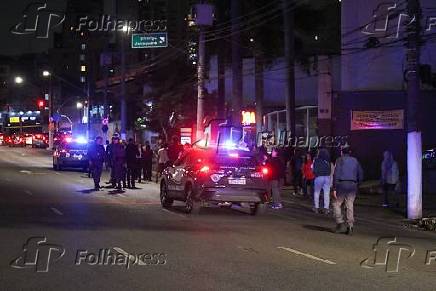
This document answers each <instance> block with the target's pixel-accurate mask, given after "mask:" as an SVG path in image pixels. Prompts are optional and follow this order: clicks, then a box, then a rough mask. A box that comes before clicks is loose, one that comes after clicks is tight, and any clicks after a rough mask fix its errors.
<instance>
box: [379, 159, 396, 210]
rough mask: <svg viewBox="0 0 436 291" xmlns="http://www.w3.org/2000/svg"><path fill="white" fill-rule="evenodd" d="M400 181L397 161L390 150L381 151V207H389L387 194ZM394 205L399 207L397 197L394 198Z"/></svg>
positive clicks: (391, 191) (393, 191)
mask: <svg viewBox="0 0 436 291" xmlns="http://www.w3.org/2000/svg"><path fill="white" fill-rule="evenodd" d="M399 181H400V172H399V170H398V163H397V162H396V161H395V159H394V157H393V155H392V153H391V152H390V151H385V152H384V153H383V162H382V164H381V184H382V186H383V194H384V201H383V207H389V194H390V193H395V188H396V186H397V184H398V183H399ZM396 201H397V202H396V207H399V204H400V203H399V199H398V197H397V199H396Z"/></svg>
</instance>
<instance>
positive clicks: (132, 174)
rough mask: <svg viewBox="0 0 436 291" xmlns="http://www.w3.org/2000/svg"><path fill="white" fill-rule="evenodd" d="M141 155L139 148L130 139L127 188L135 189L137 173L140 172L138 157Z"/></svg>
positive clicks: (127, 158)
mask: <svg viewBox="0 0 436 291" xmlns="http://www.w3.org/2000/svg"><path fill="white" fill-rule="evenodd" d="M139 155H140V153H139V150H138V146H137V145H136V144H135V142H134V141H133V138H130V139H129V141H128V144H127V146H126V166H127V169H126V171H127V173H126V174H127V188H129V189H135V181H136V172H137V171H138V168H139V164H138V156H139Z"/></svg>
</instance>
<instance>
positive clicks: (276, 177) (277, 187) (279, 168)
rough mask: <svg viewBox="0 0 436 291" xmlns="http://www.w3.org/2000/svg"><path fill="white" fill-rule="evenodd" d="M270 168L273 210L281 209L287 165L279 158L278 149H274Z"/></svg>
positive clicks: (269, 164) (269, 162)
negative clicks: (282, 189)
mask: <svg viewBox="0 0 436 291" xmlns="http://www.w3.org/2000/svg"><path fill="white" fill-rule="evenodd" d="M267 164H268V166H269V168H270V169H271V174H270V176H269V177H270V183H271V184H270V185H271V194H272V200H273V203H272V208H273V209H280V208H282V207H283V205H282V203H281V201H282V199H281V196H280V193H281V188H282V179H284V177H285V165H284V164H283V162H282V160H281V159H280V157H279V152H278V149H273V150H272V152H271V158H270V159H269V161H268V162H267Z"/></svg>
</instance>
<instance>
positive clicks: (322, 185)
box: [313, 149, 332, 214]
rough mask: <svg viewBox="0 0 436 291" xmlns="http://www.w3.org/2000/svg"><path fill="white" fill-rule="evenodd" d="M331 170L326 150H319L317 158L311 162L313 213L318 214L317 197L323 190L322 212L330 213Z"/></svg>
mask: <svg viewBox="0 0 436 291" xmlns="http://www.w3.org/2000/svg"><path fill="white" fill-rule="evenodd" d="M331 169H332V165H331V162H330V154H329V152H328V151H327V150H326V149H320V150H319V151H318V156H317V157H316V159H315V160H314V162H313V173H314V174H315V180H314V196H313V197H314V199H313V201H314V207H313V211H314V212H315V213H319V196H320V194H321V190H323V195H324V204H323V207H324V209H323V212H324V213H325V214H329V213H330V188H331Z"/></svg>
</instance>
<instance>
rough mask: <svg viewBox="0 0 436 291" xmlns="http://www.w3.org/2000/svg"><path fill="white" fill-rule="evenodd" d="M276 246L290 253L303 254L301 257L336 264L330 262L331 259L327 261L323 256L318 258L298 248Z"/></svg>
mask: <svg viewBox="0 0 436 291" xmlns="http://www.w3.org/2000/svg"><path fill="white" fill-rule="evenodd" d="M277 248H278V249H281V250H285V251H288V252H290V253H293V254H296V255H299V256H303V257H306V258H309V259H312V260H315V261H319V262H323V263H326V264H329V265H336V263H335V262H332V261H329V260H326V259H323V258H319V257H317V256H314V255H311V254H308V253H303V252H300V251H298V250H294V249H291V248H285V247H277Z"/></svg>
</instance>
